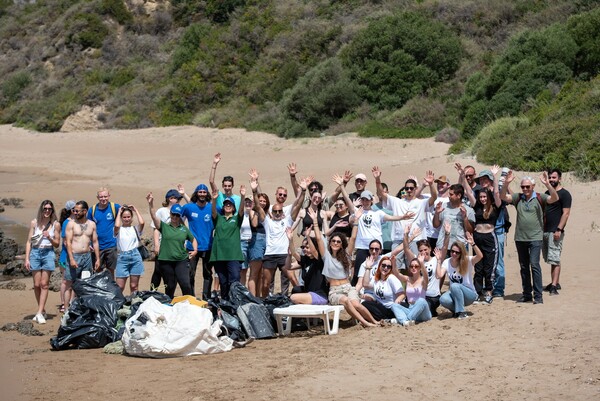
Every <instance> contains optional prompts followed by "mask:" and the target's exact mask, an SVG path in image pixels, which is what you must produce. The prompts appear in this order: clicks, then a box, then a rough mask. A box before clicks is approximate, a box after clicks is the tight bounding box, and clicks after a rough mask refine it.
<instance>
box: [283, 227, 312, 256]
mask: <svg viewBox="0 0 600 401" xmlns="http://www.w3.org/2000/svg"><path fill="white" fill-rule="evenodd" d="M285 235H286V236H287V238H288V243H289V245H288V252H289V253H290V255H292V257H293V258H294V259H296V261H297V262H298V263H300V259H301V256H300V254H299V253H298V252H297V251H296V248H295V247H294V231H293V230H292V229H291V228H290V227H288V228H286V229H285ZM308 241H309V242H310V239H309V240H308Z"/></svg>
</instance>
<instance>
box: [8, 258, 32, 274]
mask: <svg viewBox="0 0 600 401" xmlns="http://www.w3.org/2000/svg"><path fill="white" fill-rule="evenodd" d="M2 274H3V275H4V276H11V277H28V276H31V272H29V271H27V269H26V268H25V262H24V261H23V260H19V259H15V260H12V261H10V262H8V263H7V264H6V267H5V268H4V271H3V272H2Z"/></svg>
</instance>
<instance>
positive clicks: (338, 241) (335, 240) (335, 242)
mask: <svg viewBox="0 0 600 401" xmlns="http://www.w3.org/2000/svg"><path fill="white" fill-rule="evenodd" d="M329 242H331V243H332V244H341V243H342V241H341V240H339V239H332V240H331V241H329Z"/></svg>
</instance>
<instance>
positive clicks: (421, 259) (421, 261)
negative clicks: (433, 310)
mask: <svg viewBox="0 0 600 401" xmlns="http://www.w3.org/2000/svg"><path fill="white" fill-rule="evenodd" d="M417 260H418V261H419V264H420V265H421V277H422V282H421V284H422V288H423V291H427V286H428V285H429V276H428V275H427V268H426V267H425V256H423V255H419V256H418V257H417Z"/></svg>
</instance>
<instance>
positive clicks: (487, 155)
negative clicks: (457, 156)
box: [472, 117, 529, 168]
mask: <svg viewBox="0 0 600 401" xmlns="http://www.w3.org/2000/svg"><path fill="white" fill-rule="evenodd" d="M527 127H529V120H528V119H527V118H523V117H503V118H499V119H497V120H495V121H493V122H491V123H490V124H488V125H487V126H485V128H483V129H482V130H481V132H480V133H479V135H477V138H475V140H474V141H473V148H472V149H473V152H474V153H475V154H476V155H477V160H478V161H479V162H480V163H484V164H488V165H492V164H499V165H501V166H508V167H514V168H516V166H517V165H519V164H522V163H523V156H522V153H523V150H524V149H523V148H527V147H528V145H527V144H526V143H524V142H526V140H521V138H522V135H520V134H521V133H522V132H523V130H524V129H526V128H527Z"/></svg>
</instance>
